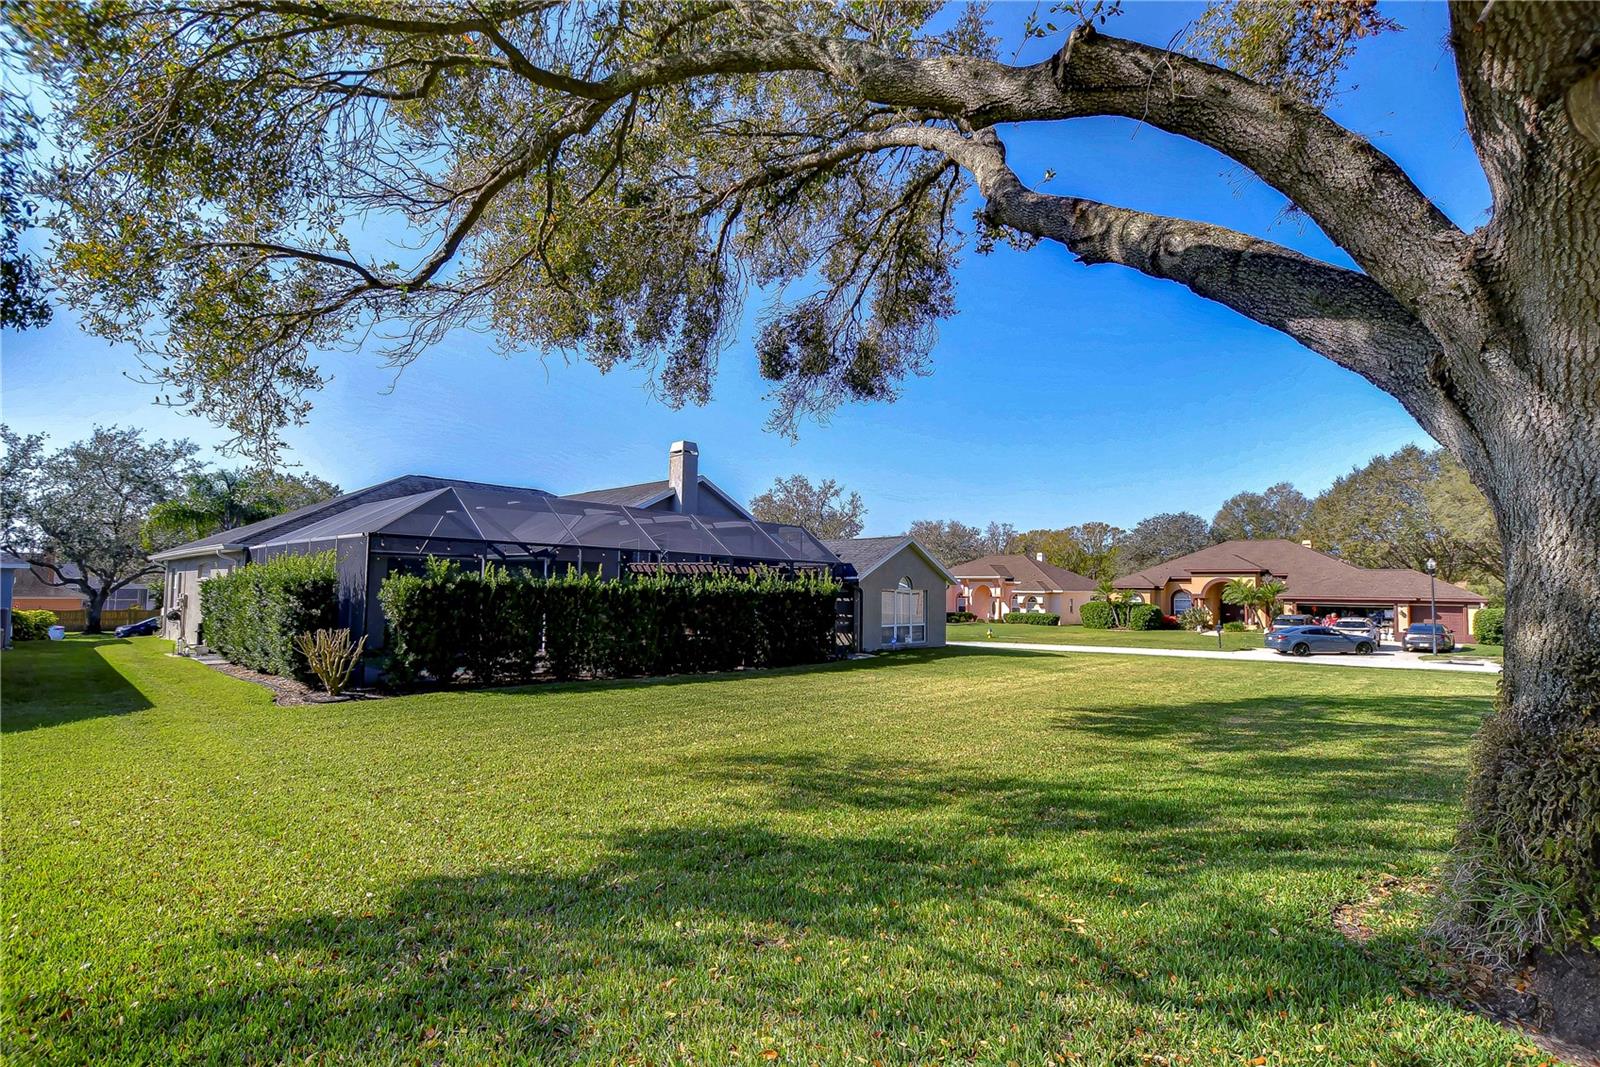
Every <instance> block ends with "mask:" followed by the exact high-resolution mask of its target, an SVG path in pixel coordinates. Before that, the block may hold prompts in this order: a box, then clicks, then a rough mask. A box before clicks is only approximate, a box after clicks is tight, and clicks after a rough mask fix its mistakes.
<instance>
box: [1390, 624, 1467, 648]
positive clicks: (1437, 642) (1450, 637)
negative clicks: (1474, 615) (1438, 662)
mask: <svg viewBox="0 0 1600 1067" xmlns="http://www.w3.org/2000/svg"><path fill="white" fill-rule="evenodd" d="M1400 647H1402V648H1404V649H1405V650H1406V651H1407V652H1433V651H1439V652H1450V651H1453V650H1454V649H1455V647H1456V635H1455V633H1454V631H1452V630H1451V629H1450V627H1448V626H1446V625H1444V624H1443V623H1440V622H1418V623H1413V624H1412V625H1411V627H1410V628H1409V629H1407V630H1406V635H1405V637H1403V638H1401V639H1400Z"/></svg>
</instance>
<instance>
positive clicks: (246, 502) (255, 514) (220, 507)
mask: <svg viewBox="0 0 1600 1067" xmlns="http://www.w3.org/2000/svg"><path fill="white" fill-rule="evenodd" d="M277 513H278V506H277V502H276V501H275V500H273V499H272V498H270V497H267V496H264V495H263V494H262V493H261V492H260V489H259V487H258V485H257V483H256V480H255V479H254V478H252V477H251V476H250V475H249V474H248V473H246V472H245V471H237V470H234V471H230V470H211V471H203V472H201V473H199V474H196V475H194V476H193V477H191V478H190V479H189V488H188V491H187V492H186V493H184V495H183V496H180V497H178V498H177V499H175V500H163V501H162V502H161V503H159V504H157V505H156V506H155V507H153V508H151V509H150V518H149V519H148V520H147V523H146V525H147V527H148V528H149V529H150V530H151V531H152V532H158V533H171V534H177V535H179V536H181V537H187V538H190V539H194V538H198V537H205V536H207V535H209V534H213V533H216V532H217V531H219V530H232V529H236V528H238V527H240V526H247V525H249V524H250V523H252V522H260V521H261V520H262V519H266V518H271V517H272V516H273V515H276V514H277Z"/></svg>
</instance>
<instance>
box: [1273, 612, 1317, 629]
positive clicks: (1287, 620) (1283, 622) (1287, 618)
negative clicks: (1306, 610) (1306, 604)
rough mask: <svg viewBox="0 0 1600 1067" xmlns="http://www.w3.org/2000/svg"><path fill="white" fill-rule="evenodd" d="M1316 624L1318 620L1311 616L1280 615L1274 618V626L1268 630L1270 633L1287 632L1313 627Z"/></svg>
mask: <svg viewBox="0 0 1600 1067" xmlns="http://www.w3.org/2000/svg"><path fill="white" fill-rule="evenodd" d="M1315 624H1316V620H1315V619H1313V618H1312V617H1311V616H1310V615H1278V616H1276V617H1275V618H1273V620H1272V625H1271V626H1269V627H1267V629H1268V631H1272V630H1287V629H1290V628H1291V627H1296V626H1312V625H1315Z"/></svg>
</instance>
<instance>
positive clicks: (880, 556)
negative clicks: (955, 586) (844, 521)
mask: <svg viewBox="0 0 1600 1067" xmlns="http://www.w3.org/2000/svg"><path fill="white" fill-rule="evenodd" d="M822 545H823V547H824V548H826V549H827V550H828V551H829V552H832V553H833V554H834V555H835V556H838V557H839V558H840V559H841V560H843V561H844V562H846V563H848V564H850V565H851V566H852V567H854V568H855V569H856V576H857V577H862V576H864V575H868V574H871V573H872V572H873V571H874V570H876V569H877V568H878V567H879V566H880V565H882V564H883V563H886V562H887V561H888V560H889V559H891V558H892V557H893V556H894V555H895V553H897V552H899V551H900V550H901V549H902V548H910V549H911V550H912V551H913V552H916V553H917V554H918V555H920V556H921V557H922V558H923V559H924V560H925V561H927V563H928V565H929V566H931V567H932V568H933V569H934V570H936V571H938V572H939V574H940V575H941V576H942V577H943V578H944V579H945V581H947V582H952V583H953V582H954V581H955V578H954V577H953V576H952V575H951V574H950V572H949V570H948V569H946V568H945V565H944V564H942V563H940V562H939V561H938V559H937V558H935V557H934V555H933V553H932V552H929V551H928V550H927V549H926V548H923V547H922V545H921V544H919V543H918V542H917V540H916V539H915V538H914V537H912V536H911V535H910V534H900V535H898V536H895V537H842V538H836V539H834V540H831V541H823V542H822Z"/></svg>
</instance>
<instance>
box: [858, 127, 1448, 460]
mask: <svg viewBox="0 0 1600 1067" xmlns="http://www.w3.org/2000/svg"><path fill="white" fill-rule="evenodd" d="M893 144H901V145H915V146H918V147H921V148H925V149H928V150H930V151H937V152H941V153H943V154H945V155H947V156H949V157H950V158H951V159H952V160H954V161H956V162H957V163H959V164H960V165H961V166H962V167H964V168H965V169H967V170H968V171H969V172H971V174H972V175H973V177H974V178H975V179H976V181H977V183H978V189H979V191H980V192H981V193H982V194H983V196H984V198H985V200H986V208H985V216H986V218H987V219H988V221H990V222H991V223H993V224H995V225H998V226H1003V227H1007V228H1009V229H1012V230H1016V231H1018V232H1021V233H1024V234H1028V235H1029V236H1032V237H1039V238H1044V239H1048V240H1053V241H1058V242H1060V243H1061V244H1062V245H1065V246H1066V247H1067V249H1068V250H1069V251H1071V252H1073V253H1074V254H1075V255H1076V256H1077V257H1078V259H1079V260H1080V261H1081V262H1083V263H1086V264H1099V263H1115V264H1119V265H1121V266H1124V267H1131V268H1132V269H1134V270H1137V271H1139V272H1140V273H1142V274H1147V275H1149V276H1151V277H1154V278H1164V279H1166V280H1168V281H1174V282H1177V283H1179V284H1180V285H1183V286H1185V287H1187V288H1189V289H1190V290H1192V291H1193V292H1195V293H1196V294H1197V295H1199V296H1203V297H1205V298H1206V299H1208V300H1213V301H1215V302H1217V303H1219V304H1222V305H1224V306H1226V307H1229V308H1232V309H1233V310H1234V311H1237V312H1238V313H1240V314H1241V315H1244V316H1245V317H1246V318H1249V319H1253V320H1254V321H1256V322H1259V323H1261V324H1263V325H1266V326H1270V327H1272V328H1273V329H1276V330H1281V331H1282V332H1284V333H1286V334H1288V335H1289V336H1290V337H1293V338H1294V339H1295V340H1297V341H1299V342H1300V343H1301V344H1303V345H1305V346H1306V347H1307V348H1309V349H1311V350H1312V351H1313V352H1316V353H1318V354H1319V355H1322V356H1325V357H1326V358H1328V359H1330V360H1332V361H1333V362H1334V363H1337V364H1338V365H1339V366H1341V367H1344V368H1346V369H1347V370H1351V371H1354V372H1355V373H1357V374H1359V375H1361V376H1362V377H1363V378H1366V379H1367V380H1368V381H1370V382H1372V383H1373V384H1374V385H1376V386H1378V387H1379V388H1380V389H1383V390H1384V391H1385V392H1388V393H1390V394H1391V395H1394V396H1396V397H1397V398H1399V399H1400V401H1401V403H1403V404H1404V405H1405V406H1406V407H1407V409H1408V410H1410V411H1411V412H1412V414H1413V415H1415V416H1416V417H1417V418H1418V420H1419V421H1421V422H1422V423H1423V425H1424V426H1425V427H1428V428H1429V429H1430V430H1432V431H1435V432H1443V431H1444V430H1445V427H1443V426H1442V420H1443V419H1444V418H1446V417H1447V415H1446V413H1445V412H1444V411H1442V410H1441V409H1440V407H1439V406H1438V404H1437V400H1436V391H1435V390H1434V389H1433V388H1432V385H1431V383H1430V381H1429V379H1428V371H1429V368H1430V367H1431V366H1432V364H1433V363H1434V362H1435V361H1436V360H1438V359H1439V358H1440V357H1441V354H1442V350H1441V348H1440V346H1439V343H1438V341H1437V340H1436V339H1435V338H1434V336H1433V335H1432V334H1431V333H1430V332H1429V331H1428V329H1427V328H1426V327H1425V326H1424V325H1423V324H1422V323H1421V322H1420V321H1419V320H1418V319H1417V317H1416V316H1415V315H1413V314H1411V312H1409V311H1408V310H1407V309H1406V308H1405V307H1404V306H1403V305H1402V304H1401V303H1400V302H1399V301H1397V300H1396V299H1395V298H1394V297H1393V296H1392V295H1390V294H1389V293H1388V292H1387V291H1386V290H1385V289H1384V288H1383V287H1382V286H1380V285H1378V284H1377V283H1376V282H1375V281H1373V280H1372V279H1371V278H1369V277H1367V276H1366V275H1364V274H1361V273H1360V272H1358V271H1352V270H1346V269H1345V268H1343V267H1337V266H1333V265H1332V264H1328V263H1323V262H1321V261H1319V260H1315V259H1312V258H1310V257H1309V256H1305V255H1302V254H1301V253H1299V252H1295V251H1293V250H1292V249H1289V248H1285V247H1283V246H1282V245H1279V244H1274V243H1273V242H1271V241H1265V240H1262V239H1261V238H1258V237H1253V236H1250V235H1249V234H1244V233H1239V232H1238V231H1236V230H1230V229H1227V228H1226V227H1222V226H1214V225H1211V224H1209V223H1203V222H1194V221H1191V220H1188V219H1178V218H1170V217H1167V216H1163V215H1154V214H1150V213H1148V212H1143V211H1134V210H1130V209H1128V208H1122V207H1115V206H1112V205H1110V204H1103V203H1099V202H1097V201H1093V200H1087V199H1084V198H1081V197H1073V196H1052V195H1047V194H1041V193H1037V192H1034V191H1033V190H1031V189H1028V188H1027V187H1026V186H1024V185H1023V183H1022V182H1021V181H1020V180H1019V179H1018V178H1017V176H1016V174H1015V173H1014V172H1013V171H1012V170H1011V168H1010V167H1009V166H1008V165H1007V163H1006V158H1005V148H1004V146H1003V144H1002V143H1001V142H1000V139H999V138H998V137H997V136H996V135H995V134H994V132H993V131H990V130H981V131H979V132H977V133H975V134H973V135H972V136H962V135H960V134H957V133H955V132H953V131H950V130H944V129H933V128H923V127H914V128H902V129H898V130H889V131H885V132H883V133H881V134H876V135H873V136H872V137H869V138H861V139H858V140H857V141H853V142H848V143H847V144H841V145H838V146H835V147H834V148H833V149H832V150H831V152H830V154H832V155H843V154H846V153H848V152H849V151H850V150H851V148H853V147H860V148H862V149H868V148H882V147H884V146H886V145H893Z"/></svg>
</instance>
